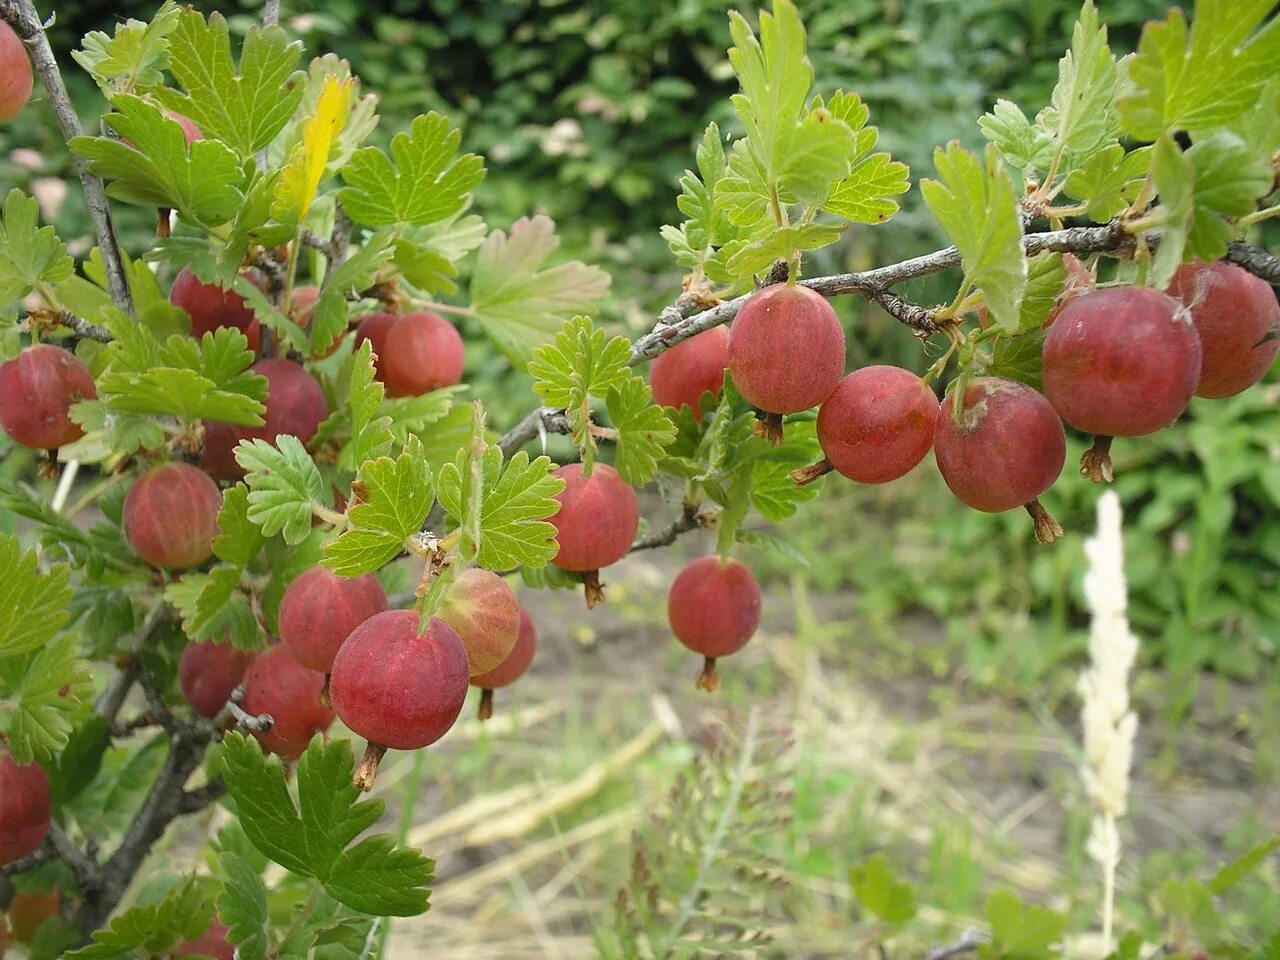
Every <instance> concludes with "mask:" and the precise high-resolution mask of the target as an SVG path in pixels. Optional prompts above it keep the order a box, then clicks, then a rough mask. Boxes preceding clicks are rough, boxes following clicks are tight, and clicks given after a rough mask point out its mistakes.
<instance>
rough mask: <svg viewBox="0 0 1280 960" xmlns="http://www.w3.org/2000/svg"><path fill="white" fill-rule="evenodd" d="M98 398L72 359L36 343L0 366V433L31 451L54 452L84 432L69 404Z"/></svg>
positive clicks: (83, 370) (59, 350)
mask: <svg viewBox="0 0 1280 960" xmlns="http://www.w3.org/2000/svg"><path fill="white" fill-rule="evenodd" d="M97 396H98V392H97V390H96V389H95V388H94V385H93V377H91V376H90V375H89V371H88V369H87V368H86V367H85V365H84V364H83V363H81V362H80V359H79V358H78V357H77V356H76V355H75V354H73V353H70V352H69V351H67V350H63V349H62V348H61V347H55V346H52V345H51V344H47V343H42V344H39V345H37V346H34V347H29V348H28V349H26V350H23V351H22V353H20V354H18V356H16V357H14V358H13V359H12V360H10V361H8V362H7V363H5V364H3V365H2V366H0V427H4V432H5V433H7V434H8V435H9V437H10V439H12V440H13V441H14V443H20V444H22V445H23V446H24V447H30V448H31V449H33V450H56V449H57V448H58V447H61V446H64V445H66V444H68V443H72V442H74V441H76V440H79V439H80V438H81V437H83V436H84V431H83V430H82V429H81V428H80V425H79V424H78V423H75V422H74V421H73V420H72V419H71V415H70V411H71V406H72V404H74V403H76V402H78V401H80V400H93V399H94V398H96V397H97Z"/></svg>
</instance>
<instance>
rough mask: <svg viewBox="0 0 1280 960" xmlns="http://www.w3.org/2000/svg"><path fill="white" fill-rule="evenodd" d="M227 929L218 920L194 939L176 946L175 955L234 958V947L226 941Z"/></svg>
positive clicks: (229, 959) (223, 959) (215, 958)
mask: <svg viewBox="0 0 1280 960" xmlns="http://www.w3.org/2000/svg"><path fill="white" fill-rule="evenodd" d="M228 932H229V931H228V930H227V928H226V927H225V926H223V925H222V924H221V923H218V921H216V920H215V921H214V922H213V926H211V927H210V928H209V929H208V930H206V931H205V932H204V933H203V934H201V935H200V936H199V937H197V938H196V939H194V940H188V941H187V942H186V943H184V944H182V945H180V946H178V947H176V948H175V949H174V951H173V955H174V956H175V957H213V958H214V960H235V955H236V952H235V948H234V947H233V946H231V944H229V943H227V933H228Z"/></svg>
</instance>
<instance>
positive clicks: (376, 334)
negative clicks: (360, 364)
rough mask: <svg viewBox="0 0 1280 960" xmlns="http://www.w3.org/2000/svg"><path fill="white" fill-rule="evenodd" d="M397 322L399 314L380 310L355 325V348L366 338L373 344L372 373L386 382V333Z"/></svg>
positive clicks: (358, 347)
mask: <svg viewBox="0 0 1280 960" xmlns="http://www.w3.org/2000/svg"><path fill="white" fill-rule="evenodd" d="M399 322H400V314H398V313H387V312H386V311H382V312H379V313H371V314H369V316H367V317H365V318H364V319H363V320H361V321H360V324H359V326H357V327H356V349H357V350H359V349H360V344H362V343H364V342H365V341H366V340H368V341H369V343H370V344H371V345H372V346H373V369H374V375H375V376H376V377H377V378H378V379H379V380H380V381H382V382H383V383H386V382H387V373H386V372H387V366H386V361H385V360H384V359H383V358H384V357H385V356H386V355H387V334H389V333H390V332H391V328H392V327H394V326H395V325H396V324H397V323H399Z"/></svg>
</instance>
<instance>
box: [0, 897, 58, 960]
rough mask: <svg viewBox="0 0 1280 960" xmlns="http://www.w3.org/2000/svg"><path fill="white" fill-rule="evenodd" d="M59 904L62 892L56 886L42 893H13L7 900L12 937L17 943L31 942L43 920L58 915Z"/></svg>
mask: <svg viewBox="0 0 1280 960" xmlns="http://www.w3.org/2000/svg"><path fill="white" fill-rule="evenodd" d="M60 906H62V894H60V893H59V892H58V890H57V889H56V888H55V889H53V890H48V891H45V892H43V893H22V892H21V891H19V892H17V893H15V894H14V895H13V899H12V900H11V901H9V928H10V929H11V930H12V931H13V937H14V939H15V940H17V941H18V942H19V943H31V941H33V940H34V939H35V937H36V933H38V932H39V930H40V927H42V926H43V925H44V922H45V921H46V920H48V919H49V918H50V917H56V916H57V915H58V908H59V907H60ZM0 956H3V954H0Z"/></svg>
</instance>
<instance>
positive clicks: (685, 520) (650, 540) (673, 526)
mask: <svg viewBox="0 0 1280 960" xmlns="http://www.w3.org/2000/svg"><path fill="white" fill-rule="evenodd" d="M710 522H711V517H710V516H708V515H707V514H705V513H700V512H699V511H698V509H697V508H696V507H692V506H690V505H688V504H686V505H685V508H684V510H683V512H681V514H680V516H678V517H676V518H675V519H674V520H672V521H671V522H670V523H669V524H667V525H666V526H665V527H663V528H662V529H661V530H654V531H652V532H651V533H649V534H647V535H645V536H643V537H641V538H640V539H639V540H637V541H636V542H635V543H633V544H632V545H631V552H632V553H635V552H636V551H637V550H653V549H655V548H657V547H669V546H671V544H673V543H675V542H676V539H677V538H678V537H679V536H680V535H681V534H683V533H688V532H689V531H690V530H699V529H701V528H703V527H705V526H707V524H708V523H710Z"/></svg>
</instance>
